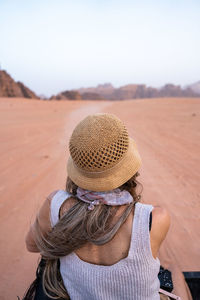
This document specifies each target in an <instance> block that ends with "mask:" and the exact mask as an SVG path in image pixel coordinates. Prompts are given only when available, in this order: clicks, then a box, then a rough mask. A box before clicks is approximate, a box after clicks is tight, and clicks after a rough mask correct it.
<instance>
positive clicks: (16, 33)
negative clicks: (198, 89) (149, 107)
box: [0, 0, 200, 96]
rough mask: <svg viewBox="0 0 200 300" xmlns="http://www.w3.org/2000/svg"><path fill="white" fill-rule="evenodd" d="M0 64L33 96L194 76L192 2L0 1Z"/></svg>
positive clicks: (198, 58)
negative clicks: (82, 88)
mask: <svg viewBox="0 0 200 300" xmlns="http://www.w3.org/2000/svg"><path fill="white" fill-rule="evenodd" d="M0 64H1V68H2V69H6V70H7V71H8V73H10V74H11V76H12V77H13V78H14V79H15V80H19V81H22V82H24V84H26V85H27V86H28V87H29V88H31V89H32V90H33V91H35V92H36V93H38V94H45V95H47V96H50V95H52V94H55V93H58V92H60V91H63V90H67V89H75V88H79V87H88V86H96V85H97V84H102V83H105V82H111V83H112V84H113V85H114V86H116V87H119V86H121V85H125V84H129V83H144V84H147V85H151V86H155V87H158V86H162V85H164V84H165V83H169V82H172V83H175V84H180V85H185V84H190V83H193V82H196V81H198V80H200V1H198V0H196V1H193V0H188V1H186V0H165V1H164V0H163V1H162V0H157V1H156V0H154V1H153V0H152V1H151V0H148V1H144V0H140V1H134V0H130V1H128V0H120V1H117V0H115V1H114V0H107V1H106V0H99V1H97V0H93V1H92V0H82V1H81V0H80V1H78V0H71V1H68V0H57V1H55V0H54V1H53V0H34V1H33V0H24V1H20V0H12V1H11V0H5V1H4V0H0Z"/></svg>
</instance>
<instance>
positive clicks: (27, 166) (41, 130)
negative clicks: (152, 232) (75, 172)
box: [0, 98, 200, 300]
mask: <svg viewBox="0 0 200 300" xmlns="http://www.w3.org/2000/svg"><path fill="white" fill-rule="evenodd" d="M0 108H1V109H0V141H1V148H0V171H1V172H0V174H1V175H0V176H1V179H0V195H1V197H0V239H1V240H0V247H1V251H0V262H1V282H0V299H1V300H9V299H17V295H18V296H20V297H22V295H23V293H24V291H25V289H26V288H27V287H28V285H29V284H30V283H31V281H32V280H33V279H34V278H35V270H36V265H37V261H38V257H39V255H38V254H34V253H29V252H28V251H27V250H26V247H25V242H24V239H25V235H26V233H27V231H28V228H29V226H30V224H31V222H33V220H34V217H35V214H36V213H37V211H38V209H39V207H40V206H41V204H42V203H43V201H44V200H45V198H46V197H47V196H48V194H49V193H50V192H52V191H53V190H56V189H64V187H65V180H66V176H67V174H66V160H67V157H68V150H67V145H68V140H69V136H70V134H71V132H72V129H73V128H74V126H75V125H76V124H77V123H78V122H79V121H80V119H81V118H83V117H85V116H86V115H87V114H90V113H95V112H111V113H114V114H116V115H117V116H119V117H120V118H121V119H122V120H123V121H124V123H125V124H126V125H127V127H128V130H129V133H130V135H131V136H132V137H133V138H134V139H135V141H136V143H137V145H138V148H139V151H140V154H141V157H142V162H143V164H142V168H141V170H140V177H139V179H138V180H139V181H140V182H141V183H142V184H143V192H142V201H143V202H144V203H151V204H153V205H160V206H164V207H166V208H167V209H168V211H169V212H170V215H171V227H170V230H169V233H168V235H167V238H166V240H165V241H164V243H163V245H162V247H161V250H160V253H159V258H160V260H161V264H163V265H164V266H170V265H171V266H172V265H173V266H174V265H176V266H177V267H178V268H180V270H181V271H200V230H199V224H200V223H199V220H200V218H199V215H200V200H199V198H200V188H199V181H200V172H199V167H200V163H199V153H200V99H198V98H191V99H188V98H185V99H184V98H174V99H172V98H169V99H167V98H163V99H142V100H141V99H140V100H132V101H130V100H129V101H120V102H104V101H51V102H50V101H40V100H29V99H22V98H21V99H20V98H12V99H11V98H0Z"/></svg>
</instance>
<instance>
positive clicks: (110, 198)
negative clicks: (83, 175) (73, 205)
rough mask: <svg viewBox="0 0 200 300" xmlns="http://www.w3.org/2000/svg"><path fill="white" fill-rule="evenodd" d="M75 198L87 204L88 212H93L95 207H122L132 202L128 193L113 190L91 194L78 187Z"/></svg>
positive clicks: (91, 192)
mask: <svg viewBox="0 0 200 300" xmlns="http://www.w3.org/2000/svg"><path fill="white" fill-rule="evenodd" d="M76 196H77V197H78V198H79V199H80V200H82V201H83V202H86V203H89V205H88V210H93V209H94V206H95V205H99V204H107V205H113V206H115V205H124V204H130V203H131V202H133V197H132V196H131V194H130V193H129V192H128V191H121V190H120V189H118V188H117V189H114V190H112V191H108V192H93V191H88V190H84V189H81V188H80V187H78V189H77V194H76Z"/></svg>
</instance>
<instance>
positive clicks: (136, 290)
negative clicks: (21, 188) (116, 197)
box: [51, 190, 160, 300]
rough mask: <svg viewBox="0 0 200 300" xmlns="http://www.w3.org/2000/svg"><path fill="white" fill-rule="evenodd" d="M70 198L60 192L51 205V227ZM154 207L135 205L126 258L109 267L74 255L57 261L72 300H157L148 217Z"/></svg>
mask: <svg viewBox="0 0 200 300" xmlns="http://www.w3.org/2000/svg"><path fill="white" fill-rule="evenodd" d="M70 196H71V195H70V194H69V193H67V192H65V191H62V190H59V191H58V192H57V193H56V194H55V195H54V197H53V199H52V202H51V224H52V226H54V225H55V224H56V223H57V222H58V221H59V210H60V207H61V205H62V203H63V202H64V201H65V200H66V199H67V198H69V197H70ZM152 209H153V206H152V205H147V204H141V203H139V202H137V203H136V204H135V212H134V219H133V226H132V236H131V243H130V248H129V253H128V256H127V257H126V258H124V259H121V260H120V261H119V262H117V263H115V264H113V265H111V266H102V265H95V264H91V263H88V262H84V261H83V260H81V259H80V258H79V257H78V256H77V255H76V254H75V253H74V252H72V253H71V254H69V255H66V256H64V257H61V258H60V273H61V276H62V279H63V282H64V285H65V287H66V290H67V292H68V294H69V296H70V299H72V300H95V299H96V300H100V299H102V300H123V299H124V300H160V296H159V288H160V282H159V279H158V272H159V270H160V261H159V259H158V258H156V259H155V258H154V257H153V256H152V252H151V246H150V235H149V216H150V212H151V211H152Z"/></svg>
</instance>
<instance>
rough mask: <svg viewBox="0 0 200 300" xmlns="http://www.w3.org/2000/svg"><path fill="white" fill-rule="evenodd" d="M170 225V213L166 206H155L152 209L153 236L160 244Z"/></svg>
mask: <svg viewBox="0 0 200 300" xmlns="http://www.w3.org/2000/svg"><path fill="white" fill-rule="evenodd" d="M169 226H170V215H169V212H168V211H167V209H166V208H164V207H160V206H155V207H154V209H153V210H152V229H151V236H152V238H153V239H154V240H156V241H157V242H158V243H159V244H161V243H162V241H163V240H164V239H165V237H166V235H167V232H168V230H169Z"/></svg>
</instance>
